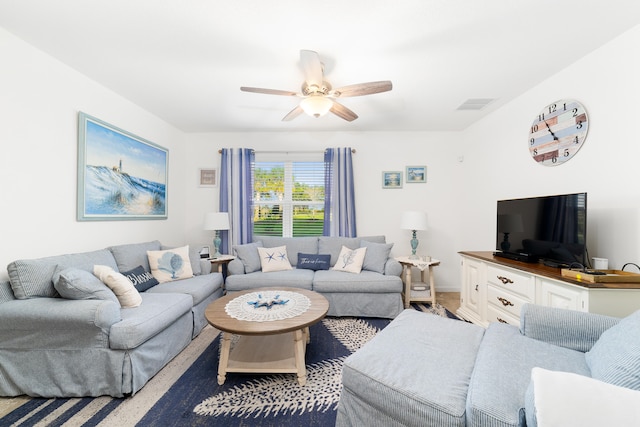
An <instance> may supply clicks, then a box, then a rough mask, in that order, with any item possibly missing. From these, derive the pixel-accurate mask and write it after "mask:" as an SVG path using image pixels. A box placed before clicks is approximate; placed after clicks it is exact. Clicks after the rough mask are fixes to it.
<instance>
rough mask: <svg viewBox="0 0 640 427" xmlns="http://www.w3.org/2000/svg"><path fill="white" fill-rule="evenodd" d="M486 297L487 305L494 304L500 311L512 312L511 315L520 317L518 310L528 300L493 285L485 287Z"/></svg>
mask: <svg viewBox="0 0 640 427" xmlns="http://www.w3.org/2000/svg"><path fill="white" fill-rule="evenodd" d="M487 299H488V300H489V306H491V305H494V306H496V307H498V308H499V309H500V310H501V311H504V312H507V313H510V314H512V315H513V316H515V317H517V318H518V319H519V318H520V310H521V308H522V306H523V305H524V304H526V303H528V302H530V301H529V300H526V299H523V298H521V297H519V296H516V295H514V294H511V293H509V292H505V291H504V290H503V289H500V288H498V287H495V286H491V285H490V286H489V287H488V288H487Z"/></svg>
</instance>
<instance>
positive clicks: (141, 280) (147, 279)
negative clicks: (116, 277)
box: [122, 265, 160, 292]
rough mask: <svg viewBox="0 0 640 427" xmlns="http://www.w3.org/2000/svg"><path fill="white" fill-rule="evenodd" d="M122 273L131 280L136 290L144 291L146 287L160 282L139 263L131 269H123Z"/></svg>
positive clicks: (151, 286) (148, 287)
mask: <svg viewBox="0 0 640 427" xmlns="http://www.w3.org/2000/svg"><path fill="white" fill-rule="evenodd" d="M122 275H123V276H126V277H127V279H129V280H131V282H132V283H133V286H134V287H135V288H136V289H137V290H138V292H144V291H146V290H147V289H150V288H153V287H154V286H155V285H157V284H158V283H160V282H158V280H157V279H156V278H155V277H153V275H152V274H151V273H150V272H148V271H146V270H145V269H144V267H143V266H141V265H139V266H137V267H136V268H134V269H133V270H129V271H123V272H122Z"/></svg>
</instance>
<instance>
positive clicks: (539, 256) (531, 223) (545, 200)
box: [496, 193, 587, 265]
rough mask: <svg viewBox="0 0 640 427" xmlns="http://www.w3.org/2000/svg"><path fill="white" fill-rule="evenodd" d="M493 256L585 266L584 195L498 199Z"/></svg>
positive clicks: (585, 206)
mask: <svg viewBox="0 0 640 427" xmlns="http://www.w3.org/2000/svg"><path fill="white" fill-rule="evenodd" d="M496 225H497V228H496V229H497V233H496V251H497V252H496V255H502V256H507V257H509V258H514V259H521V260H523V261H536V262H537V261H538V260H545V261H550V264H553V263H558V264H569V265H570V264H571V263H574V262H578V263H580V264H583V265H585V259H586V241H587V236H586V234H587V193H576V194H563V195H557V196H544V197H531V198H526V199H511V200H499V201H498V204H497V224H496Z"/></svg>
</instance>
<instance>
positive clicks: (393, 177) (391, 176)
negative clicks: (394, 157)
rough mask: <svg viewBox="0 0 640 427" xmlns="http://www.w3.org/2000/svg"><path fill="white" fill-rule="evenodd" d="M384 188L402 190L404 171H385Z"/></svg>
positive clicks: (383, 175) (383, 174)
mask: <svg viewBox="0 0 640 427" xmlns="http://www.w3.org/2000/svg"><path fill="white" fill-rule="evenodd" d="M382 188H385V189H390V188H402V171H383V172H382Z"/></svg>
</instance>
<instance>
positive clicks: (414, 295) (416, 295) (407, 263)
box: [395, 256, 440, 308]
mask: <svg viewBox="0 0 640 427" xmlns="http://www.w3.org/2000/svg"><path fill="white" fill-rule="evenodd" d="M395 259H396V261H398V262H399V263H400V264H401V265H402V281H403V282H404V307H405V308H409V307H410V306H411V301H415V302H429V303H431V305H433V304H435V303H436V285H435V281H434V278H433V267H435V266H438V265H440V261H439V260H437V259H431V260H430V261H423V260H422V258H420V259H410V258H409V257H408V256H403V257H397V258H395ZM413 267H417V268H418V269H420V282H413V281H412V279H411V269H412V268H413ZM425 272H428V273H429V283H428V284H427V280H426V278H425ZM427 287H428V289H421V288H427ZM416 288H417V289H416Z"/></svg>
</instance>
